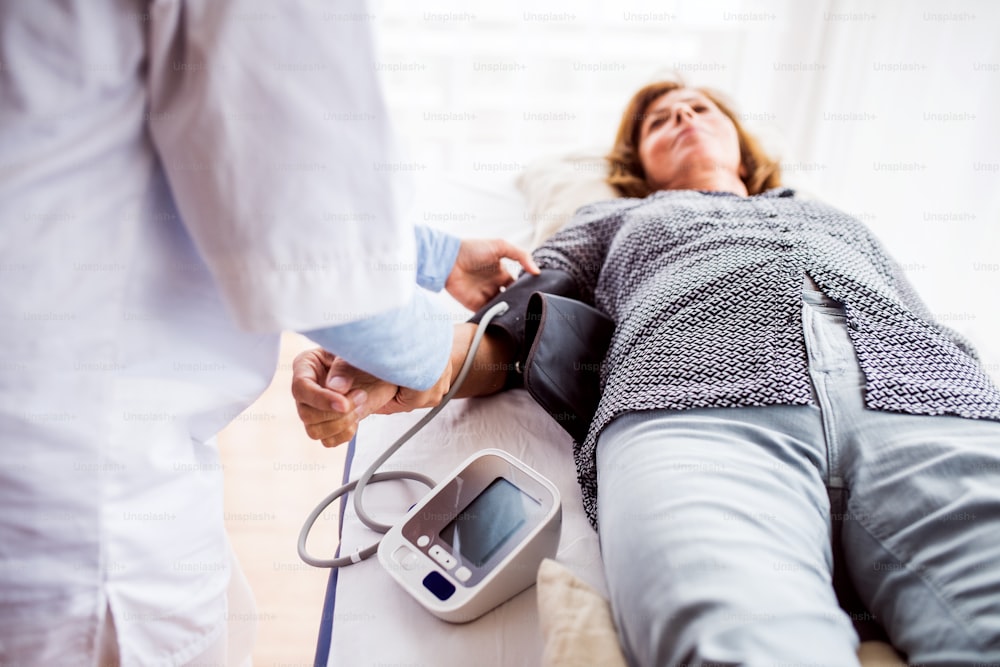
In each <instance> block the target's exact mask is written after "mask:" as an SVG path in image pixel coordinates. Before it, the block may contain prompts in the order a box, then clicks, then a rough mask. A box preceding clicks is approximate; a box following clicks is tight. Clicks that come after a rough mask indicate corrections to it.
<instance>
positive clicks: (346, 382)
mask: <svg viewBox="0 0 1000 667" xmlns="http://www.w3.org/2000/svg"><path fill="white" fill-rule="evenodd" d="M451 375H452V369H451V360H449V361H448V365H447V367H446V368H445V371H444V373H442V375H441V377H440V378H439V379H438V381H437V383H435V385H434V386H432V387H430V388H429V389H426V390H423V391H418V390H416V389H410V388H408V387H399V386H397V385H394V384H392V383H391V382H386V381H384V380H380V379H379V378H377V377H375V376H374V375H372V374H370V373H366V372H364V371H362V370H359V369H357V368H355V367H354V366H351V365H350V364H349V363H347V362H346V361H344V360H343V359H339V358H337V357H335V356H334V355H332V354H330V353H329V352H327V351H326V350H324V349H322V348H316V349H314V350H308V351H306V352H303V353H301V354H299V355H298V356H297V357H296V358H295V361H294V362H293V364H292V395H293V396H294V397H295V403H296V408H297V409H298V413H299V419H301V420H302V423H303V425H304V426H305V428H306V434H307V435H308V436H309V437H310V438H312V439H313V440H319V441H320V442H322V443H323V445H324V446H326V447H336V446H337V445H340V444H343V443H345V442H348V441H350V439H351V438H353V437H354V434H355V433H356V432H357V430H358V424H359V423H360V422H361V420H363V419H364V418H365V417H368V416H369V415H372V414H376V413H378V414H391V413H395V412H408V411H410V410H416V409H417V408H424V407H431V406H434V405H437V404H438V403H440V402H441V398H442V397H443V396H444V395H445V394H446V393H447V392H448V389H449V387H450V386H451Z"/></svg>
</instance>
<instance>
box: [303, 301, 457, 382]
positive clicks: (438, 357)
mask: <svg viewBox="0 0 1000 667" xmlns="http://www.w3.org/2000/svg"><path fill="white" fill-rule="evenodd" d="M413 294H414V296H413V298H412V299H410V301H409V303H408V304H407V305H405V306H403V307H402V308H398V309H395V310H391V311H389V312H386V313H382V314H380V315H376V316H375V317H370V318H368V319H365V320H359V321H357V322H349V323H348V324H341V325H337V326H333V327H327V328H325V329H313V330H311V331H303V332H301V333H303V334H304V335H306V336H308V337H309V338H311V339H312V340H313V341H315V342H316V343H318V344H319V345H321V346H322V347H324V348H325V349H327V350H329V351H330V352H332V353H333V354H335V355H337V356H338V357H343V358H344V360H346V361H347V362H349V363H350V364H351V365H353V366H356V367H357V368H360V369H361V370H363V371H365V372H367V373H371V374H372V375H374V376H375V377H377V378H381V379H383V380H386V381H388V382H392V383H393V384H398V385H400V386H403V387H409V388H411V389H417V390H420V391H423V390H424V389H429V388H431V387H433V386H434V384H435V383H436V382H437V381H438V380H439V379H440V378H441V374H442V373H443V372H444V369H445V366H446V365H447V362H448V357H449V356H450V355H451V341H452V334H453V326H452V320H451V318H450V317H448V315H447V314H446V313H444V312H441V311H439V310H438V309H437V308H436V307H435V306H434V304H433V303H431V299H430V297H429V296H428V295H427V294H426V293H425V292H422V291H421V290H419V289H418V290H414V293H413Z"/></svg>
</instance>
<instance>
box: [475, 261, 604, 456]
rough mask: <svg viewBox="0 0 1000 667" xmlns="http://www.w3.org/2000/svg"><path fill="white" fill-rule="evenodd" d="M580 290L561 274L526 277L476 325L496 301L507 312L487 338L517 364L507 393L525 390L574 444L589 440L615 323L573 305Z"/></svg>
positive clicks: (490, 328)
mask: <svg viewBox="0 0 1000 667" xmlns="http://www.w3.org/2000/svg"><path fill="white" fill-rule="evenodd" d="M578 294H579V293H578V290H577V287H576V283H575V281H574V280H573V278H572V277H571V276H570V275H569V274H568V273H566V272H564V271H556V270H549V269H546V270H543V271H542V273H541V274H540V275H538V276H532V275H524V276H522V277H521V278H520V279H519V280H518V281H517V282H515V283H514V284H513V285H511V286H510V287H509V288H507V290H506V291H505V292H503V293H501V294H499V295H497V297H496V298H494V299H493V300H492V301H490V303H488V304H486V306H484V307H483V308H482V309H480V310H479V312H477V313H476V314H475V315H474V316H473V317H472V318H471V319H470V320H469V321H470V322H474V323H478V322H479V320H480V319H482V317H483V315H484V314H485V313H486V311H487V310H489V308H490V307H492V306H493V305H494V304H495V303H497V302H499V301H506V302H507V304H508V305H509V306H510V309H509V310H508V311H507V312H506V313H504V314H503V315H500V316H498V317H495V318H494V319H493V320H492V321H491V322H490V324H489V326H488V328H487V333H488V334H490V335H494V336H501V337H503V338H506V339H507V341H508V342H509V343H511V345H512V347H513V348H514V350H515V356H516V360H517V363H516V364H515V365H514V369H513V370H510V371H508V372H507V381H506V383H505V385H504V388H505V389H510V388H515V387H521V386H523V387H524V388H525V389H527V390H528V393H529V394H531V397H532V398H534V399H535V401H536V402H537V403H538V404H539V405H541V406H542V407H543V408H544V409H545V411H546V412H548V413H549V415H550V416H551V417H552V418H553V419H555V420H556V421H557V422H558V423H559V425H560V426H562V427H563V428H564V429H565V430H566V431H567V432H568V433H569V434H570V435H571V436H573V440H575V441H576V442H583V440H584V439H585V438H586V437H587V431H588V429H589V428H590V422H591V421H592V420H593V417H594V413H595V412H596V411H597V404H598V403H599V402H600V398H601V365H602V364H603V363H604V357H605V355H606V354H607V351H608V347H609V346H610V344H611V336H612V334H613V333H614V322H613V321H612V320H611V318H609V317H608V316H607V315H605V314H604V313H602V312H601V311H599V310H597V309H596V308H593V307H591V306H588V305H587V304H585V303H583V302H581V301H578V300H576V299H575V298H574V297H577V296H578Z"/></svg>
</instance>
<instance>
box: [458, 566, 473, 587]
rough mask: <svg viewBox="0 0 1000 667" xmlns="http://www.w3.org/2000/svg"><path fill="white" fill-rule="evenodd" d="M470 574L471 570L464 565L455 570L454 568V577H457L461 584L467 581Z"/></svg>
mask: <svg viewBox="0 0 1000 667" xmlns="http://www.w3.org/2000/svg"><path fill="white" fill-rule="evenodd" d="M471 576H472V570H470V569H469V568H467V567H465V566H464V565H463V566H462V567H460V568H458V569H457V570H455V578H456V579H458V580H459V581H461V582H462V583H463V584H464V583H465V582H466V581H468V580H469V577H471Z"/></svg>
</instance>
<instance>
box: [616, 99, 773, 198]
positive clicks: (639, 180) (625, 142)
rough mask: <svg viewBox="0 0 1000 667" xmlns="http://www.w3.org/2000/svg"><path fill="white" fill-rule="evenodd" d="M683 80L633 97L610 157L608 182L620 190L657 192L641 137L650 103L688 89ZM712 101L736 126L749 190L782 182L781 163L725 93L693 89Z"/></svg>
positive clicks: (636, 194)
mask: <svg viewBox="0 0 1000 667" xmlns="http://www.w3.org/2000/svg"><path fill="white" fill-rule="evenodd" d="M686 87H687V86H685V85H684V84H683V83H681V82H679V81H660V82H657V83H651V84H649V85H647V86H644V87H643V88H641V89H640V90H639V92H637V93H636V94H635V95H633V96H632V99H631V100H630V101H629V103H628V106H626V107H625V113H623V114H622V120H621V123H620V124H619V125H618V136H617V137H615V145H614V148H612V149H611V152H610V153H608V155H607V156H606V158H605V159H606V160H607V161H608V163H609V164H610V169H609V173H608V178H607V181H608V184H610V185H611V186H612V187H614V188H615V189H617V190H618V192H620V193H621V194H622V196H624V197H645V196H647V195H650V194H652V193H653V191H654V190H653V188H652V186H650V184H649V182H648V181H647V180H646V170H645V169H644V168H643V166H642V162H641V161H640V160H639V139H640V134H641V131H642V121H643V119H644V118H645V116H646V110H647V109H649V106H650V105H651V104H652V103H653V102H655V101H656V100H658V99H659V98H660V97H662V96H663V95H666V94H667V93H669V92H670V91H672V90H678V89H681V88H686ZM693 90H697V91H698V92H699V93H701V94H703V95H705V96H706V97H707V98H708V99H710V100H712V102H714V103H715V105H716V106H718V107H719V110H720V111H722V113H724V114H726V115H727V116H728V117H729V119H730V120H731V121H733V124H734V125H735V126H736V133H737V135H738V136H739V139H740V165H741V166H742V170H741V171H742V172H743V174H742V175H741V176H740V178H741V180H742V181H743V184H744V185H746V187H747V192H748V193H749V194H751V195H756V194H760V193H761V192H764V191H765V190H770V189H771V188H775V187H778V186H779V185H781V165H780V164H778V161H777V160H775V159H774V158H772V157H771V156H769V155H768V154H767V153H765V152H764V149H763V148H761V145H760V142H759V141H757V139H756V138H755V137H754V136H753V135H751V134H749V133H748V132H747V131H746V130H744V129H743V126H742V125H741V124H740V120H739V118H738V117H737V115H736V114H735V113H734V112H733V110H732V109H731V108H730V107H729V105H728V104H726V103H725V102H723V101H722V96H721V95H719V94H718V93H715V92H713V91H711V90H707V89H705V88H693Z"/></svg>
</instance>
